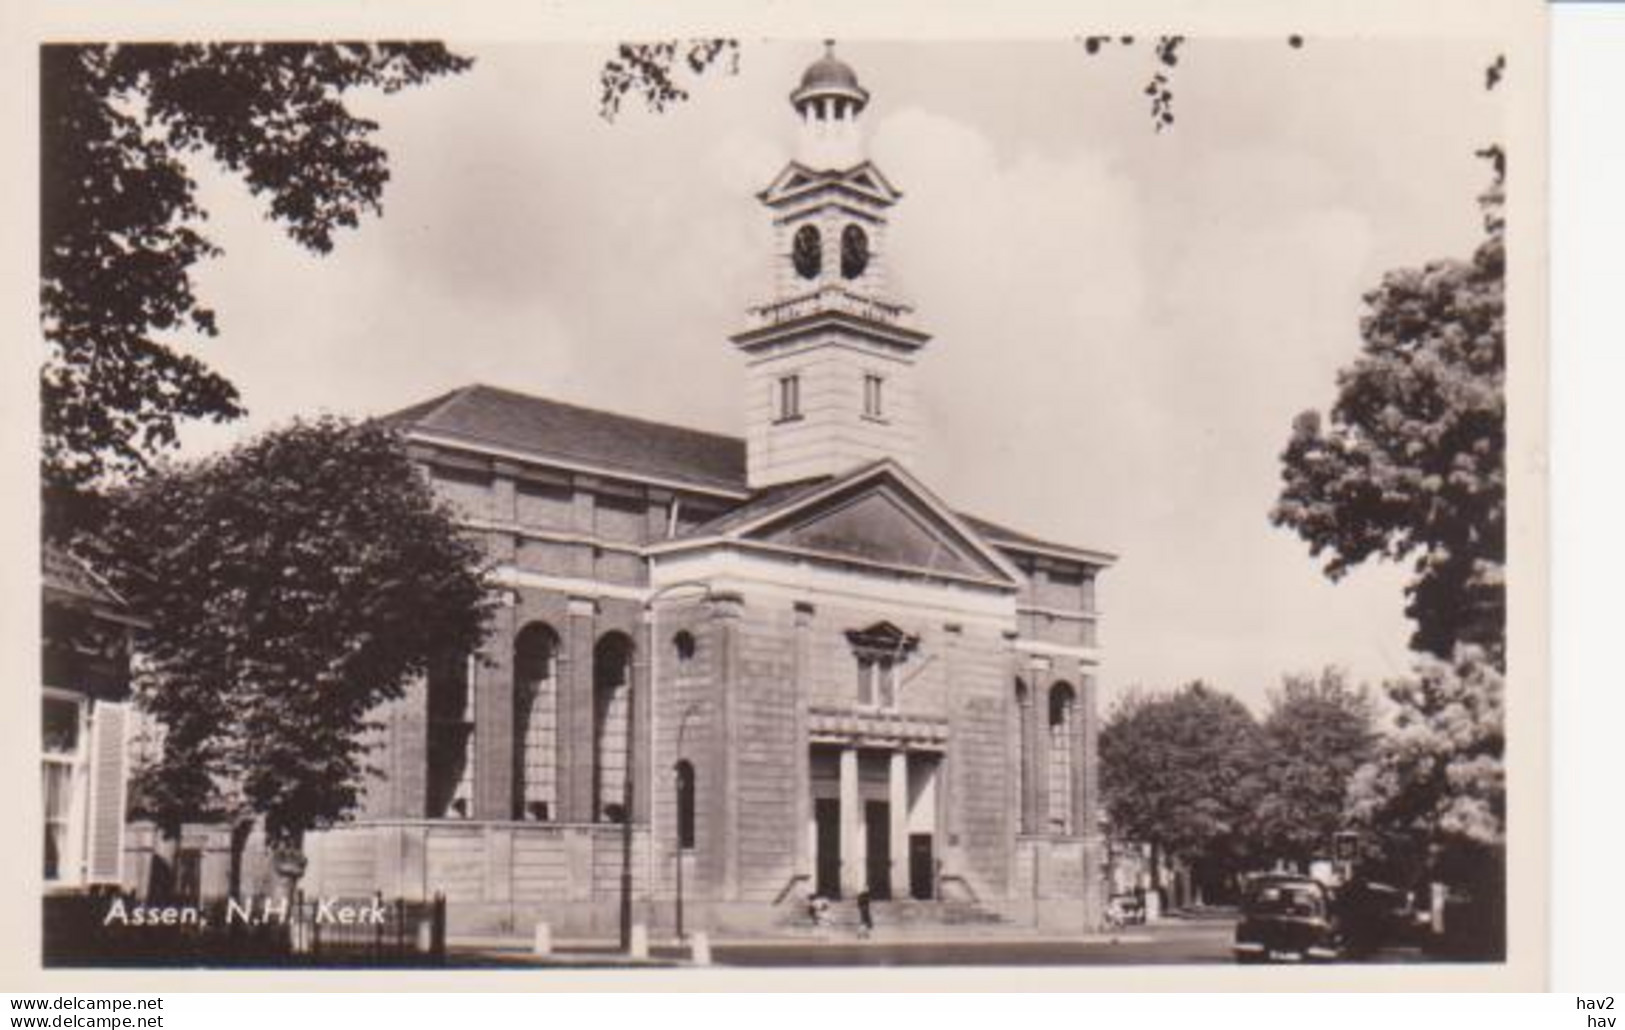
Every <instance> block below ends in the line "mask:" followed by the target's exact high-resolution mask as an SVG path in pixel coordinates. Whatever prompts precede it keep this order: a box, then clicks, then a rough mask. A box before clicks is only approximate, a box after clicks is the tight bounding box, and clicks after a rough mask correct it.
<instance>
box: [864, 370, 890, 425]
mask: <svg viewBox="0 0 1625 1030" xmlns="http://www.w3.org/2000/svg"><path fill="white" fill-rule="evenodd" d="M885 385H886V380H885V379H883V378H882V377H880V376H877V375H875V374H874V373H873V372H870V373H867V374H865V375H864V377H863V414H864V417H865V418H876V419H878V418H885V417H886V411H885V408H884V406H883V399H882V396H881V391H882V390H883V389H884V387H885Z"/></svg>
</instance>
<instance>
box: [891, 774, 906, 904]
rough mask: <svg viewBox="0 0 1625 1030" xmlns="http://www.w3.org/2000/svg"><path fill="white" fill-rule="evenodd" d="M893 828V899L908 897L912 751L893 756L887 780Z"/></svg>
mask: <svg viewBox="0 0 1625 1030" xmlns="http://www.w3.org/2000/svg"><path fill="white" fill-rule="evenodd" d="M886 786H887V788H888V789H887V796H888V800H889V802H890V804H889V805H888V808H889V809H890V812H891V826H890V827H888V829H889V830H890V834H891V896H892V897H894V898H906V897H908V752H907V751H904V750H902V749H901V748H899V749H898V750H896V751H893V752H892V753H891V768H890V769H889V770H888V776H887V780H886Z"/></svg>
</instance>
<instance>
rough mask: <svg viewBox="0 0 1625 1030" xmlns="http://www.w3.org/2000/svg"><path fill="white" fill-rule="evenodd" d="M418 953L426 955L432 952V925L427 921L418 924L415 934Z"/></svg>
mask: <svg viewBox="0 0 1625 1030" xmlns="http://www.w3.org/2000/svg"><path fill="white" fill-rule="evenodd" d="M417 938H418V939H417V948H418V951H419V952H421V953H423V954H425V955H427V954H429V953H430V952H431V951H433V950H434V924H433V923H430V922H429V921H428V920H427V919H425V920H423V921H422V922H420V923H418V933H417Z"/></svg>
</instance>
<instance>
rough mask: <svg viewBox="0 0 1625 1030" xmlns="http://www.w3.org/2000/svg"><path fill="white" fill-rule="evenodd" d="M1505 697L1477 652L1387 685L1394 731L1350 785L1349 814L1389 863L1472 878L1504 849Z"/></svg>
mask: <svg viewBox="0 0 1625 1030" xmlns="http://www.w3.org/2000/svg"><path fill="white" fill-rule="evenodd" d="M1505 689H1506V685H1505V680H1504V677H1503V675H1502V673H1501V670H1500V669H1499V668H1497V667H1496V665H1495V664H1494V663H1493V662H1490V661H1488V660H1486V658H1485V656H1484V654H1483V653H1482V652H1481V651H1479V650H1478V649H1476V648H1473V647H1462V648H1461V649H1459V651H1458V652H1457V654H1456V656H1455V658H1454V659H1453V660H1452V661H1448V662H1446V661H1440V660H1438V659H1434V658H1424V659H1423V660H1422V662H1421V663H1420V664H1419V666H1418V668H1417V670H1416V675H1415V676H1413V677H1409V678H1406V679H1402V680H1398V681H1395V682H1391V683H1388V684H1386V686H1385V691H1386V693H1387V695H1388V699H1389V700H1390V701H1391V702H1392V704H1393V706H1394V710H1395V711H1394V720H1393V726H1392V728H1391V729H1390V730H1389V731H1388V732H1387V733H1386V734H1384V735H1383V736H1382V738H1381V739H1380V740H1379V742H1378V744H1377V747H1376V752H1375V754H1374V755H1373V757H1372V760H1371V761H1370V762H1369V763H1367V764H1366V765H1365V766H1364V767H1363V768H1361V769H1360V770H1359V772H1358V773H1357V774H1356V776H1355V777H1354V779H1353V783H1352V785H1351V788H1350V808H1351V812H1352V814H1353V815H1354V817H1355V818H1356V819H1357V820H1358V821H1359V823H1360V824H1362V825H1363V826H1365V827H1367V828H1368V830H1369V831H1370V832H1371V834H1372V836H1373V838H1374V842H1375V844H1376V845H1377V850H1378V851H1379V852H1381V853H1382V854H1383V855H1384V857H1386V858H1388V859H1389V860H1390V861H1391V862H1394V863H1396V864H1399V865H1408V866H1410V867H1411V868H1412V870H1413V871H1414V870H1416V869H1417V868H1418V867H1420V866H1422V865H1427V866H1430V867H1431V872H1432V873H1433V874H1434V875H1436V876H1439V877H1441V878H1445V879H1460V878H1462V877H1464V876H1465V877H1468V878H1474V877H1476V876H1477V875H1479V873H1480V871H1481V870H1479V869H1478V868H1477V867H1480V866H1481V865H1482V864H1483V861H1484V860H1485V859H1486V858H1487V857H1493V856H1494V855H1495V853H1496V852H1498V851H1499V849H1500V848H1501V847H1502V845H1503V844H1504V843H1505V839H1506V770H1505V767H1504V764H1503V756H1504V751H1505V745H1506V741H1505V730H1504V726H1505V723H1504V718H1505V710H1504V706H1505Z"/></svg>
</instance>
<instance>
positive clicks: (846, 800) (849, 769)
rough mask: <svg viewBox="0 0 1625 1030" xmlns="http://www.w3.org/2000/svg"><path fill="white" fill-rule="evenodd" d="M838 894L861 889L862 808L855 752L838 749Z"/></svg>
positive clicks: (852, 892) (847, 894)
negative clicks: (839, 835) (839, 824)
mask: <svg viewBox="0 0 1625 1030" xmlns="http://www.w3.org/2000/svg"><path fill="white" fill-rule="evenodd" d="M840 761H841V765H840V770H841V894H842V895H844V896H846V897H853V896H855V895H856V894H857V893H858V891H860V890H862V889H863V874H864V872H865V870H864V868H863V829H864V827H863V804H862V802H861V800H860V798H859V794H858V749H857V748H855V747H843V748H841V759H840Z"/></svg>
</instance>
